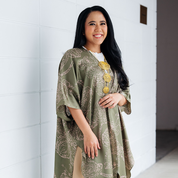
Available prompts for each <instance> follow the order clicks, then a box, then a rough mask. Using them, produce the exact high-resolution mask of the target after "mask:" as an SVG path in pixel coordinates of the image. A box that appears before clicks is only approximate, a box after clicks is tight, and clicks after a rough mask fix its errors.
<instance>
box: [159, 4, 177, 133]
mask: <svg viewBox="0 0 178 178" xmlns="http://www.w3.org/2000/svg"><path fill="white" fill-rule="evenodd" d="M177 7H178V1H176V0H172V1H169V0H158V25H157V27H158V38H157V39H158V43H157V44H158V48H157V51H158V52H157V54H158V55H157V59H158V60H157V61H158V65H157V76H158V77H157V79H158V80H157V86H158V87H157V93H158V95H157V124H156V126H157V129H158V130H175V129H176V130H178V112H177V108H178V107H177V106H178V96H177V91H178V80H177V76H178V70H177V66H178V50H177V49H178V40H177V39H178V33H177V32H178V23H177V17H178V11H177Z"/></svg>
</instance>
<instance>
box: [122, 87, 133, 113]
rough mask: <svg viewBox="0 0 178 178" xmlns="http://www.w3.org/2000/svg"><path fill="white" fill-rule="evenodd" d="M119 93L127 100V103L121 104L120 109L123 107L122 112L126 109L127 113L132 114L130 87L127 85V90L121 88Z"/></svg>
mask: <svg viewBox="0 0 178 178" xmlns="http://www.w3.org/2000/svg"><path fill="white" fill-rule="evenodd" d="M119 93H120V94H121V95H123V96H124V97H125V98H126V100H127V103H126V104H125V105H123V106H119V107H120V109H121V112H122V111H124V112H125V113H126V114H130V113H131V95H130V88H129V87H127V89H126V90H122V89H120V91H119Z"/></svg>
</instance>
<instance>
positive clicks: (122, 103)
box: [118, 93, 127, 106]
mask: <svg viewBox="0 0 178 178" xmlns="http://www.w3.org/2000/svg"><path fill="white" fill-rule="evenodd" d="M118 94H119V95H120V96H121V100H120V101H119V102H118V105H119V106H123V105H125V104H126V103H127V99H126V98H125V97H124V96H123V95H122V94H120V93H118Z"/></svg>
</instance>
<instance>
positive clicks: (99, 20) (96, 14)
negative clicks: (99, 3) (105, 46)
mask: <svg viewBox="0 0 178 178" xmlns="http://www.w3.org/2000/svg"><path fill="white" fill-rule="evenodd" d="M107 30H108V27H107V24H106V19H105V17H104V15H103V14H102V13H101V12H100V11H93V12H91V13H90V14H89V15H88V17H87V19H86V21H85V37H86V46H88V47H95V46H98V45H101V44H102V43H103V41H104V40H105V38H106V36H107Z"/></svg>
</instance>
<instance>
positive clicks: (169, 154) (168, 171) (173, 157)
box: [136, 131, 178, 178]
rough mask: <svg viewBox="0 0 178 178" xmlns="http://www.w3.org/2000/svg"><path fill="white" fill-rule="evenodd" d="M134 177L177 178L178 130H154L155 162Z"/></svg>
mask: <svg viewBox="0 0 178 178" xmlns="http://www.w3.org/2000/svg"><path fill="white" fill-rule="evenodd" d="M136 178H178V131H156V163H155V164H154V165H152V166H151V167H149V168H148V169H146V170H145V171H144V172H142V173H141V174H139V175H138V176H137V177H136Z"/></svg>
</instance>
